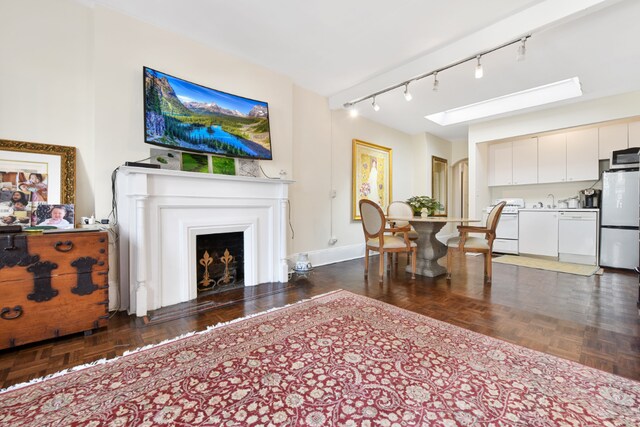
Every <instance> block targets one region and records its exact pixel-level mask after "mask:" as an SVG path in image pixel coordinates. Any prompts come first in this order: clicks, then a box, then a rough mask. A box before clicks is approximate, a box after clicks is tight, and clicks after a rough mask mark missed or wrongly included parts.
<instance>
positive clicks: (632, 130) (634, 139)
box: [629, 122, 640, 148]
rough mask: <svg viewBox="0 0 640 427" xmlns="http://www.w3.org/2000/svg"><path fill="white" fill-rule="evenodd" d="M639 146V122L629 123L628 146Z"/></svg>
mask: <svg viewBox="0 0 640 427" xmlns="http://www.w3.org/2000/svg"><path fill="white" fill-rule="evenodd" d="M631 147H640V122H631V123H629V148H631Z"/></svg>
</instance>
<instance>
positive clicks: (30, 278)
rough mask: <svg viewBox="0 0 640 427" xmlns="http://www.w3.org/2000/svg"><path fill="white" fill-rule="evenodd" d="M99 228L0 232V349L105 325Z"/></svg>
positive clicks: (104, 243) (104, 259)
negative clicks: (72, 231) (28, 233)
mask: <svg viewBox="0 0 640 427" xmlns="http://www.w3.org/2000/svg"><path fill="white" fill-rule="evenodd" d="M108 272H109V253H108V236H107V233H106V232H103V231H88V232H77V233H51V234H38V235H27V234H25V233H20V234H10V235H6V234H5V235H0V349H3V348H7V347H13V346H17V345H22V344H26V343H30V342H34V341H39V340H43V339H47V338H52V337H57V336H60V335H66V334H71V333H75V332H81V331H91V330H92V329H96V328H99V327H101V326H106V324H107V320H108V317H109V316H108V309H109V301H108V299H109V297H108V286H109V285H108Z"/></svg>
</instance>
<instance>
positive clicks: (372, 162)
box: [352, 139, 392, 220]
mask: <svg viewBox="0 0 640 427" xmlns="http://www.w3.org/2000/svg"><path fill="white" fill-rule="evenodd" d="M352 159H353V181H352V183H353V189H352V195H353V196H352V199H353V200H352V217H353V219H354V220H360V210H359V207H358V201H360V199H369V200H371V201H373V202H376V203H377V204H378V205H380V207H381V208H382V210H383V211H384V212H386V211H387V206H389V203H390V201H391V164H392V159H391V148H388V147H383V146H381V145H375V144H371V143H369V142H364V141H360V140H357V139H354V140H353V155H352Z"/></svg>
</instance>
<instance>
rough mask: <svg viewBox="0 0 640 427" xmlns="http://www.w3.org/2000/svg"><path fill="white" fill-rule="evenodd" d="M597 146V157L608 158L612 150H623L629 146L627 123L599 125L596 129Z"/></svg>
mask: <svg viewBox="0 0 640 427" xmlns="http://www.w3.org/2000/svg"><path fill="white" fill-rule="evenodd" d="M597 130H598V133H599V137H598V139H599V148H598V158H599V159H609V158H611V152H612V151H614V150H624V149H625V148H628V147H629V140H628V138H629V136H628V135H629V133H628V131H629V129H628V125H627V123H618V124H615V125H609V126H601V127H599V128H598V129H597Z"/></svg>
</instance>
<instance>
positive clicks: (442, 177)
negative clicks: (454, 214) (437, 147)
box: [431, 156, 449, 216]
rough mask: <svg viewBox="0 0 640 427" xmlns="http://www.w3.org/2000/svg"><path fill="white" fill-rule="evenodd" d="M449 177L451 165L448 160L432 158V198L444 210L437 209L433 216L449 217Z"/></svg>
mask: <svg viewBox="0 0 640 427" xmlns="http://www.w3.org/2000/svg"><path fill="white" fill-rule="evenodd" d="M448 176H449V163H448V161H447V159H443V158H442V157H437V156H431V197H432V198H433V199H434V200H435V201H436V202H439V203H440V205H441V206H442V209H436V211H435V213H434V214H433V216H447V211H448V210H447V204H448V202H449V201H448V198H447V195H448V193H449V186H448V185H449V183H448V181H447V179H448Z"/></svg>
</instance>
